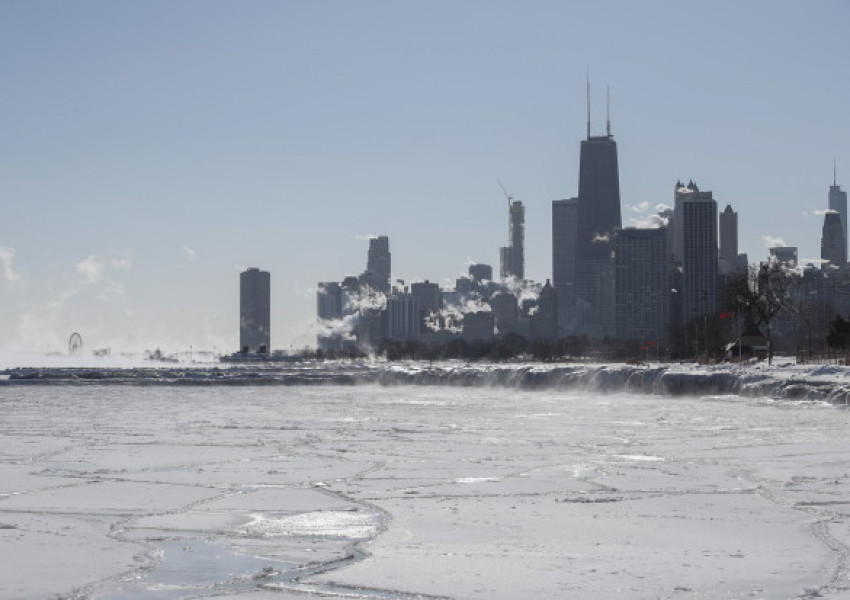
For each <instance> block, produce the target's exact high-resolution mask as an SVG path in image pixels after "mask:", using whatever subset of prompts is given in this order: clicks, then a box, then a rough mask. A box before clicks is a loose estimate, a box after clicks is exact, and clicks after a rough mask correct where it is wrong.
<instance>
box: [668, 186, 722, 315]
mask: <svg viewBox="0 0 850 600" xmlns="http://www.w3.org/2000/svg"><path fill="white" fill-rule="evenodd" d="M675 204H676V206H675V209H674V210H675V213H674V222H675V231H674V237H675V239H674V247H675V254H676V259H677V261H678V263H679V264H680V266H681V269H682V279H681V286H680V287H681V289H680V290H678V291H677V293H679V294H681V297H680V300H681V310H682V319H683V320H684V321H685V322H688V321H690V320H691V319H693V318H695V317H700V316H702V315H704V314H712V313H714V312H715V310H716V304H717V202H715V201H714V199H713V197H712V194H711V192H710V191H706V192H701V191H699V188H698V187H697V185H696V184H695V183H693V182H690V183H689V184H688V186H687V187H683V186H681V185H678V184H677V187H676V200H675Z"/></svg>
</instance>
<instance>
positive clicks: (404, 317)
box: [387, 290, 422, 342]
mask: <svg viewBox="0 0 850 600" xmlns="http://www.w3.org/2000/svg"><path fill="white" fill-rule="evenodd" d="M421 333H422V318H421V314H420V311H419V303H418V302H417V301H416V298H415V297H414V296H413V294H410V293H408V292H407V291H406V290H405V291H403V292H402V291H399V292H397V293H394V294H393V295H391V296H390V297H389V298H387V337H388V338H389V339H390V340H392V341H396V342H402V341H408V340H414V339H417V338H418V337H419V336H420V334H421Z"/></svg>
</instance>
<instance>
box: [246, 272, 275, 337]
mask: <svg viewBox="0 0 850 600" xmlns="http://www.w3.org/2000/svg"><path fill="white" fill-rule="evenodd" d="M270 346H271V275H270V274H269V272H268V271H260V270H259V269H257V268H255V267H251V268H249V269H248V270H247V271H243V272H242V273H240V274H239V347H240V349H241V351H242V353H243V354H255V353H256V354H268V352H269V347H270Z"/></svg>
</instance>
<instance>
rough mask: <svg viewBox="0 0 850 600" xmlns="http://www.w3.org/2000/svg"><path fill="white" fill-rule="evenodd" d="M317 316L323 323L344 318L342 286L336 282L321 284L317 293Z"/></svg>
mask: <svg viewBox="0 0 850 600" xmlns="http://www.w3.org/2000/svg"><path fill="white" fill-rule="evenodd" d="M316 315H317V316H318V317H319V318H320V319H322V320H323V321H331V320H334V319H341V318H342V286H341V285H340V284H339V283H337V282H336V281H325V282H320V283H319V289H318V291H317V292H316Z"/></svg>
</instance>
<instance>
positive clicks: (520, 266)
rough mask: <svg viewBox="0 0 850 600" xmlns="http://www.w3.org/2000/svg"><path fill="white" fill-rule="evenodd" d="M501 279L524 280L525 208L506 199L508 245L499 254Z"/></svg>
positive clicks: (515, 201) (516, 201) (520, 203)
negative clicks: (513, 278)
mask: <svg viewBox="0 0 850 600" xmlns="http://www.w3.org/2000/svg"><path fill="white" fill-rule="evenodd" d="M499 257H500V259H501V272H500V275H501V276H502V279H505V278H507V277H516V278H517V279H520V280H522V279H525V207H524V206H523V205H522V202H520V201H519V200H513V199H511V198H510V197H508V245H507V246H505V247H503V248H501V249H500V252H499Z"/></svg>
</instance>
